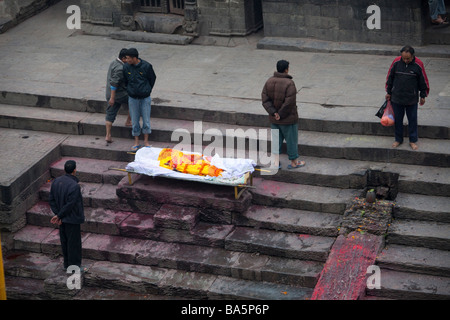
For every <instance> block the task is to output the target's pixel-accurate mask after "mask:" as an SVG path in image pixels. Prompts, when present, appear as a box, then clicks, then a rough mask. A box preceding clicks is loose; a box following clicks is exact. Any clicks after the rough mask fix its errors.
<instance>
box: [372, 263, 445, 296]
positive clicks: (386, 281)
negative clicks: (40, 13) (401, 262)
mask: <svg viewBox="0 0 450 320" xmlns="http://www.w3.org/2000/svg"><path fill="white" fill-rule="evenodd" d="M380 277H381V278H380V280H381V288H380V289H377V288H374V289H366V294H367V295H368V296H377V297H385V298H391V299H396V300H448V299H450V278H448V277H441V276H432V275H424V274H418V273H409V272H398V271H392V270H387V269H381V275H380Z"/></svg>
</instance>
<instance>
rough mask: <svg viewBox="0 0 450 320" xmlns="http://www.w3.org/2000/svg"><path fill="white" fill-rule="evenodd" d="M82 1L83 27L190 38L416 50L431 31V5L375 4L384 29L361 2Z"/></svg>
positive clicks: (418, 0)
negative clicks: (259, 34) (260, 34)
mask: <svg viewBox="0 0 450 320" xmlns="http://www.w3.org/2000/svg"><path fill="white" fill-rule="evenodd" d="M446 1H448V0H446ZM80 2H81V10H82V18H83V22H85V23H92V24H107V25H110V26H114V27H120V28H121V29H125V30H139V29H141V30H145V31H147V32H161V33H181V34H184V35H189V36H207V35H212V36H245V35H248V34H250V33H252V32H255V31H258V30H260V29H261V28H264V35H265V36H266V37H291V38H314V39H320V40H329V41H343V42H366V43H377V44H394V45H404V44H406V43H408V44H411V45H413V46H418V45H423V44H424V43H425V42H426V39H425V29H426V28H427V27H429V26H430V18H429V12H428V1H427V0H398V1H390V0H380V1H377V3H376V5H377V6H378V8H379V9H380V19H379V20H380V26H381V28H380V29H370V28H368V27H367V24H366V22H367V20H368V18H369V17H370V16H371V13H370V12H369V13H368V11H367V9H368V7H369V6H370V5H372V4H373V3H372V2H371V1H362V0H323V1H318V0H98V1H90V0H80ZM168 17H172V18H168ZM164 24H170V25H168V26H165V27H162V25H164Z"/></svg>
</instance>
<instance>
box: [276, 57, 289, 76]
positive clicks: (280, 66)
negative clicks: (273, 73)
mask: <svg viewBox="0 0 450 320" xmlns="http://www.w3.org/2000/svg"><path fill="white" fill-rule="evenodd" d="M287 69H289V61H286V60H280V61H278V62H277V71H278V72H280V73H283V72H284V71H285V70H287Z"/></svg>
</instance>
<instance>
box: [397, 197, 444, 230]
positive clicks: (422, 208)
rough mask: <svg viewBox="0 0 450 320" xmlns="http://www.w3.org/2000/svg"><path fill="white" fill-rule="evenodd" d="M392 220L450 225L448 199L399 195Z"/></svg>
mask: <svg viewBox="0 0 450 320" xmlns="http://www.w3.org/2000/svg"><path fill="white" fill-rule="evenodd" d="M394 218H396V219H418V220H428V221H435V222H443V223H450V197H449V196H446V197H440V196H439V197H438V196H429V195H428V196H427V195H418V194H409V193H399V194H398V195H397V198H396V206H395V208H394Z"/></svg>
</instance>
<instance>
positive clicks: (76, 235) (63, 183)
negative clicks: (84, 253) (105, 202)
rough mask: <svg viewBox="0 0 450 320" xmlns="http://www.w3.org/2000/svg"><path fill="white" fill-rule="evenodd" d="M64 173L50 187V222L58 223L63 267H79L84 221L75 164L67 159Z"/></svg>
mask: <svg viewBox="0 0 450 320" xmlns="http://www.w3.org/2000/svg"><path fill="white" fill-rule="evenodd" d="M64 171H65V175H63V176H60V177H58V178H56V179H55V180H54V181H53V183H52V185H51V188H50V196H49V203H50V208H51V209H52V211H53V214H54V216H53V217H52V218H51V220H50V222H51V223H53V224H57V225H59V237H60V241H61V248H62V253H63V256H64V269H67V268H68V267H69V266H78V267H79V268H82V267H81V224H82V223H84V220H85V217H84V207H83V196H82V195H81V187H80V185H79V184H78V182H79V180H78V178H77V177H76V176H75V174H76V172H77V164H76V162H75V161H74V160H68V161H66V163H65V164H64Z"/></svg>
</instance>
